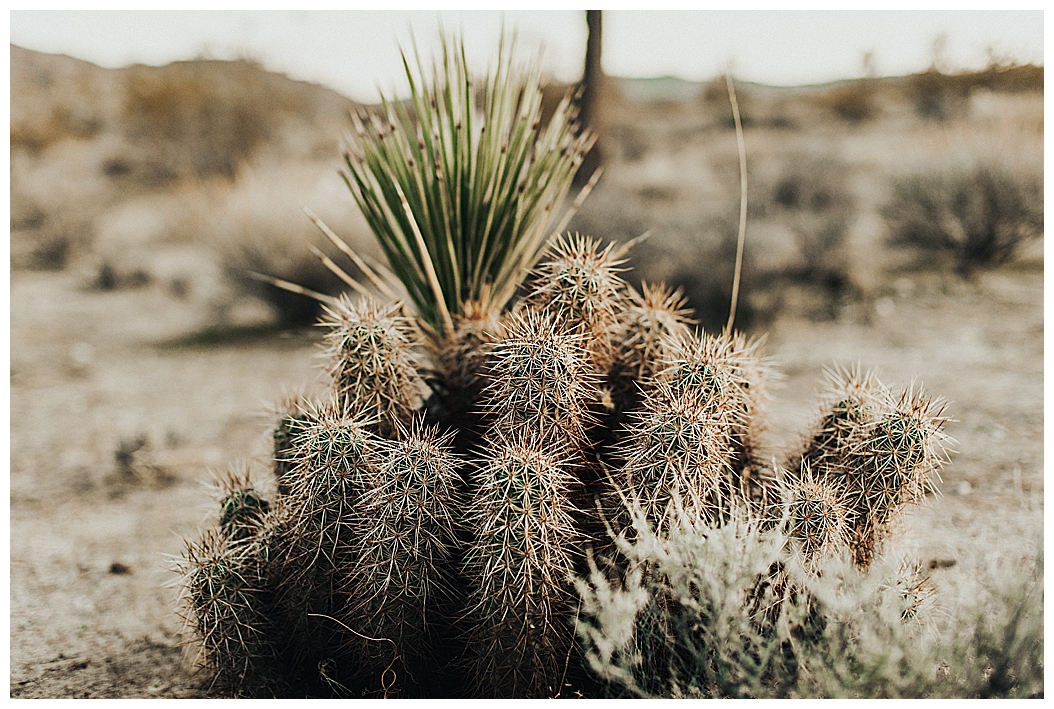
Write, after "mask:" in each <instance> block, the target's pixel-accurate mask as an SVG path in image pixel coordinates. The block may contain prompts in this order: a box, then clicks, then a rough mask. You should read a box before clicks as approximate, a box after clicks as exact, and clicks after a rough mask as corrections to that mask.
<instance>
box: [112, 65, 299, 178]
mask: <svg viewBox="0 0 1054 709" xmlns="http://www.w3.org/2000/svg"><path fill="white" fill-rule="evenodd" d="M123 91H124V97H123V102H122V105H121V111H122V121H123V123H122V125H123V127H124V131H125V134H126V136H127V138H128V139H129V140H130V141H131V143H132V144H133V146H135V150H134V151H133V154H132V155H131V156H122V157H120V158H116V159H115V160H114V161H111V164H110V165H109V166H108V169H109V171H110V174H111V176H116V177H130V178H135V179H140V180H147V181H150V182H155V183H164V182H168V181H172V180H176V179H180V178H184V177H198V178H202V177H209V176H221V177H225V178H232V177H234V175H235V173H236V172H237V170H238V168H239V166H240V165H241V164H242V163H243V162H245V161H246V160H247V159H248V158H250V157H251V156H252V155H253V153H254V152H255V151H256V149H257V147H258V146H260V145H261V144H263V143H264V142H266V141H268V140H269V139H271V138H273V137H274V136H275V135H276V131H277V129H278V127H279V126H280V125H281V124H282V122H283V121H284V120H285V119H286V118H287V117H288V116H290V115H292V114H294V113H298V112H303V111H305V110H307V109H308V108H309V107H310V106H311V104H312V97H311V96H310V95H309V94H308V93H307V92H305V91H302V90H301V89H300V87H299V86H298V85H296V84H294V83H293V82H288V81H281V80H280V77H272V76H270V75H268V74H267V72H265V71H264V70H263V68H262V67H260V66H259V65H257V64H255V63H254V62H251V61H245V60H240V61H235V62H218V61H192V62H174V63H172V64H168V65H166V66H163V67H149V66H141V65H136V66H132V67H129V68H128V69H125V70H124V72H123Z"/></svg>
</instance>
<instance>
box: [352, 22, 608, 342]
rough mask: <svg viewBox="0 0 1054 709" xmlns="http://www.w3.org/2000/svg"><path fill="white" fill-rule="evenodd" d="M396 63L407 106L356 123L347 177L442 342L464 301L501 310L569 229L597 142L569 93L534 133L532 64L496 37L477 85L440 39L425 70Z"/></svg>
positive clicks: (536, 110) (537, 95) (537, 112)
mask: <svg viewBox="0 0 1054 709" xmlns="http://www.w3.org/2000/svg"><path fill="white" fill-rule="evenodd" d="M403 65H404V68H405V71H406V78H407V79H408V80H409V82H410V95H411V98H410V101H409V102H408V104H404V103H400V102H395V101H391V100H389V99H387V98H383V99H382V106H383V110H382V111H381V112H380V113H379V114H378V113H371V114H367V115H363V116H356V117H355V128H356V133H357V135H358V142H357V143H356V144H354V145H352V146H349V149H348V150H347V152H345V154H344V164H345V166H346V170H345V171H344V173H343V174H344V179H345V181H346V182H347V184H348V187H349V188H350V189H351V192H352V194H353V195H354V196H355V201H356V202H357V203H358V205H359V207H360V208H361V209H362V213H363V214H364V215H365V217H366V220H367V222H368V223H369V225H370V228H371V229H372V230H373V232H374V234H375V235H376V236H377V239H378V241H379V242H380V244H381V246H382V247H383V249H384V252H385V255H386V256H387V257H388V263H389V265H390V267H391V269H392V271H393V272H394V273H395V275H396V276H397V277H398V280H399V282H400V283H401V284H402V285H403V287H405V289H406V292H407V294H408V296H409V299H410V301H411V302H412V303H413V305H414V307H415V308H416V310H417V313H418V315H419V317H420V319H421V321H422V322H423V323H425V324H426V325H427V327H428V329H429V331H430V332H432V333H436V334H437V335H446V336H450V335H452V334H453V329H454V320H453V318H454V317H455V316H458V315H462V314H464V312H465V303H467V302H472V303H476V304H479V306H480V307H482V308H483V310H484V311H487V312H500V311H501V310H502V309H503V308H504V306H505V305H506V304H507V303H508V302H509V300H510V299H511V298H512V297H513V295H514V294H515V293H516V289H517V288H519V286H520V284H521V283H522V282H523V279H524V276H525V275H526V273H527V272H528V271H529V270H530V269H531V268H532V267H533V266H534V264H535V262H536V261H537V260H538V256H539V255H540V254H541V252H542V251H543V250H544V248H545V245H546V243H547V241H548V238H549V236H550V235H551V234H553V233H554V232H559V231H562V230H563V228H564V227H565V226H566V225H567V223H568V221H570V218H571V216H572V214H573V213H574V210H573V209H567V208H565V205H564V204H563V203H564V200H565V198H566V197H567V194H568V192H569V190H570V188H571V181H572V179H573V177H574V175H575V172H576V171H577V170H578V168H579V166H580V165H581V163H582V159H583V156H584V155H585V153H586V152H587V151H588V150H589V148H590V147H591V146H592V144H593V141H594V136H593V135H592V134H590V133H589V132H587V131H580V130H578V128H577V126H576V124H575V118H576V116H577V112H578V109H577V107H576V105H575V103H574V102H573V101H572V97H571V96H570V95H568V96H565V97H564V99H563V101H561V102H560V105H559V106H557V108H556V110H555V112H554V113H553V115H552V116H551V117H550V118H549V120H548V123H547V124H546V125H544V126H543V125H542V123H541V119H542V115H541V114H542V89H541V84H540V75H539V67H538V62H537V61H534V62H533V63H531V64H528V65H526V66H520V65H518V64H517V63H516V60H515V58H514V47H513V46H510V45H507V44H506V43H505V41H504V39H503V41H502V43H501V45H500V46H499V50H498V59H497V66H496V68H495V70H494V71H493V72H492V73H490V74H489V75H488V76H487V77H485V78H483V79H482V80H481V79H476V78H474V77H472V76H470V74H469V69H468V62H467V59H466V56H465V47H464V44H461V45H460V46H453V45H452V44H451V43H449V42H444V43H443V49H442V56H441V58H440V60H439V61H438V62H436V63H435V65H434V66H433V67H432V68H431V70H430V69H429V68H428V67H427V66H426V65H425V64H424V63H423V62H422V61H421V60H420V58H419V57H418V58H417V62H416V65H414V66H412V65H411V63H410V61H409V59H408V58H407V57H406V55H405V54H404V55H403ZM581 196H582V197H583V198H584V194H583V195H581Z"/></svg>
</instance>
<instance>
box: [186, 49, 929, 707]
mask: <svg viewBox="0 0 1054 709" xmlns="http://www.w3.org/2000/svg"><path fill="white" fill-rule="evenodd" d="M407 76H408V77H409V78H410V82H411V88H412V99H411V102H410V105H411V106H412V109H413V110H412V112H411V110H410V109H409V108H407V107H405V106H402V105H399V104H392V103H389V102H385V104H384V106H383V110H382V112H381V113H380V114H379V115H374V116H369V117H365V118H362V117H360V118H359V119H358V127H359V140H360V142H359V143H358V144H357V145H356V146H352V147H351V148H349V151H348V153H347V155H346V156H345V157H346V172H345V177H346V179H347V181H348V184H349V187H350V188H351V190H352V192H353V194H354V195H355V198H356V200H357V202H358V203H359V206H360V207H361V208H362V210H363V212H364V214H365V215H366V218H367V221H368V222H369V223H370V225H371V227H372V228H373V230H374V232H375V233H376V235H377V237H378V239H379V240H380V241H381V244H382V246H383V248H384V250H385V252H386V254H387V256H388V260H389V265H390V267H391V269H392V272H393V273H394V276H395V279H391V278H388V279H387V280H386V276H385V271H384V270H383V269H379V268H378V269H375V268H372V267H369V266H367V265H366V264H365V261H363V260H362V259H361V258H359V257H358V256H357V255H356V254H355V253H354V251H353V250H352V249H351V248H350V247H349V246H348V245H347V244H344V243H343V242H340V241H339V238H338V237H336V235H334V234H332V232H330V231H328V229H326V228H325V227H324V225H322V226H323V230H324V231H325V232H326V233H327V235H328V236H329V237H330V238H331V239H334V240H335V241H337V242H339V245H340V246H341V248H342V250H343V251H344V252H345V253H346V254H348V255H349V256H351V257H352V260H353V261H354V262H355V263H356V265H357V266H358V267H359V268H360V270H362V272H363V275H364V277H365V278H366V280H367V281H370V282H371V283H372V286H373V290H374V291H376V294H370V289H369V288H368V287H367V285H362V284H359V285H357V288H356V289H357V290H359V291H360V297H358V298H357V299H355V300H353V299H352V298H349V297H346V296H345V297H341V298H340V299H336V300H331V301H328V302H327V313H326V316H325V317H324V319H323V321H322V323H321V325H322V326H323V327H325V328H326V330H327V332H326V335H325V342H326V350H325V356H326V358H327V365H328V366H327V372H328V374H329V376H330V388H329V391H328V392H327V393H326V394H325V395H323V396H321V397H319V398H315V397H310V396H304V395H298V396H293V397H290V398H289V399H288V400H287V401H286V402H284V403H283V404H282V405H281V406H280V407H279V410H278V413H277V415H276V419H277V421H276V425H275V428H274V461H273V475H274V476H275V478H276V479H277V494H276V495H274V496H273V497H271V498H270V499H265V498H264V497H263V496H262V495H260V494H259V493H258V492H257V490H256V487H254V486H253V485H252V484H251V482H250V481H249V480H248V478H247V476H246V475H242V474H239V475H237V476H234V477H231V478H229V480H228V483H227V484H226V488H225V494H224V501H223V503H222V510H221V518H220V521H219V524H218V526H217V527H216V528H215V529H213V530H209V531H206V532H205V533H204V534H203V536H202V538H201V540H200V541H192V542H188V549H187V553H186V555H185V561H184V564H183V571H184V579H185V583H184V586H185V594H184V599H185V604H184V614H185V616H186V618H187V625H188V630H189V631H190V632H191V635H192V636H193V637H194V638H196V640H197V643H198V645H199V647H200V650H201V657H202V663H203V664H204V665H205V666H206V667H208V668H209V669H210V670H211V671H212V673H213V676H214V677H215V681H216V687H217V689H218V690H220V691H224V692H227V693H230V694H233V695H238V696H242V695H252V696H268V695H282V696H284V695H290V696H291V695H293V694H297V693H299V694H300V695H305V694H307V695H334V696H361V695H371V696H377V695H383V696H438V695H444V694H447V695H456V694H459V693H467V694H470V695H476V696H507V697H523V696H531V697H544V696H557V695H562V694H563V693H564V692H565V689H566V687H567V686H569V685H570V686H572V688H573V689H574V690H577V691H586V690H587V689H588V682H589V679H588V676H587V674H586V673H585V672H584V666H583V665H582V663H581V658H580V657H579V656H578V655H577V654H576V652H575V647H574V646H575V638H576V632H575V624H576V618H577V615H578V605H577V598H576V595H575V590H574V589H575V587H574V578H575V577H576V576H578V575H582V574H584V573H585V572H586V570H587V566H586V565H587V560H588V559H589V557H590V551H591V549H593V548H594V545H596V548H597V549H602V548H603V547H605V545H606V546H607V547H608V548H610V540H607V539H606V537H607V532H608V530H610V531H611V532H613V533H614V535H616V536H620V535H623V536H624V535H626V534H629V533H631V528H639V526H640V525H641V524H646V525H648V526H649V527H650V528H651V529H652V530H653V531H654V532H655V534H656V535H657V536H655V539H657V540H659V541H660V542H661V540H662V539H664V538H665V536H666V535H667V533H668V532H669V531H670V530H671V529H672V528H673V526H674V525H679V526H680V527H681V528H683V527H685V526H688V527H692V526H693V525H697V526H698V528H699V529H700V530H703V529H712V528H714V527H715V526H720V525H722V524H725V523H726V522H728V521H729V520H733V519H736V518H738V516H740V515H742V514H752V515H755V516H757V517H758V518H766V519H768V518H770V517H771V513H772V510H773V509H774V508H779V507H781V505H782V506H783V507H785V508H786V509H787V510H788V512H787V517H788V519H789V522H788V533H789V535H790V536H791V537H792V538H793V539H797V548H798V549H800V551H801V553H802V555H803V556H804V557H805V558H806V561H807V562H809V563H811V562H812V561H813V560H815V559H816V558H818V557H820V556H822V555H824V554H827V553H837V552H838V551H839V550H842V549H846V548H847V547H848V548H851V549H852V552H853V554H854V556H855V559H856V560H857V562H858V563H859V564H861V565H866V564H868V563H870V560H871V559H872V558H873V556H874V554H875V553H876V551H877V549H878V548H879V545H880V544H881V542H882V541H883V539H885V538H886V537H887V536H888V533H889V531H890V529H891V528H892V525H893V522H894V521H895V518H896V515H897V513H898V512H899V511H900V510H901V509H902V508H903V507H904V506H905V505H907V504H910V503H913V502H917V501H919V499H920V498H921V496H922V494H923V492H924V491H925V490H926V489H927V488H928V486H929V485H930V484H931V483H930V482H929V480H930V477H931V476H932V475H934V474H935V473H936V471H937V468H938V467H939V464H940V457H941V455H942V449H941V446H940V433H939V430H940V428H941V425H942V423H943V419H941V418H940V416H939V411H937V410H935V409H934V407H933V406H931V404H930V403H929V401H928V400H927V399H926V398H924V397H922V396H921V395H920V394H914V393H912V392H911V391H910V390H909V391H907V392H905V394H904V395H903V396H901V397H900V398H899V399H895V398H894V397H892V396H890V395H889V394H888V392H887V390H886V389H885V388H883V387H882V386H881V385H879V384H878V383H877V382H876V381H874V380H873V378H868V377H859V376H856V375H854V376H853V377H850V378H848V379H847V380H845V381H844V382H841V384H840V388H839V390H838V394H837V395H836V403H835V404H834V405H833V406H832V407H831V409H830V411H829V412H828V413H827V414H826V415H825V417H824V419H823V421H822V422H821V424H820V426H819V430H818V431H817V432H816V433H815V434H814V435H813V436H812V437H811V438H810V439H809V441H808V442H807V444H806V445H805V446H804V448H803V450H802V451H800V452H799V453H797V454H795V455H794V456H791V458H790V466H789V467H790V470H791V471H793V473H794V474H793V475H791V474H789V473H787V474H784V473H782V469H772V468H771V466H768V465H766V464H765V457H764V456H763V455H761V438H760V433H761V419H762V417H761V413H762V410H763V407H764V392H765V388H766V381H767V380H768V379H770V378H771V377H770V371H769V366H768V364H767V361H766V360H765V359H764V358H763V357H762V356H761V353H760V347H761V345H760V341H757V340H747V339H746V338H745V337H744V336H742V335H741V334H738V333H735V332H724V333H720V334H707V333H703V332H699V331H696V330H693V322H692V320H691V319H690V313H689V312H688V311H687V309H686V308H685V303H684V301H683V299H682V297H681V296H680V294H679V293H678V292H671V291H670V290H668V289H666V288H665V287H664V286H651V285H648V284H642V285H641V287H640V290H639V291H638V290H637V289H635V288H633V287H632V286H630V285H629V284H628V283H626V282H625V281H624V280H623V279H622V277H621V276H620V275H619V274H620V273H622V272H623V271H624V270H625V269H624V267H623V264H624V260H625V257H626V254H627V252H628V247H626V246H623V247H619V246H616V245H614V244H608V245H607V246H605V245H604V244H603V243H602V242H601V241H599V240H596V239H593V238H590V237H585V236H581V235H570V234H567V235H564V236H561V235H560V233H559V232H561V231H562V230H563V227H564V226H565V225H566V222H567V219H568V218H569V217H568V215H569V214H570V213H572V212H573V210H574V208H575V205H572V207H571V208H570V209H569V210H568V211H566V212H564V213H563V214H562V216H560V217H557V216H555V215H557V214H558V213H560V211H561V210H560V205H561V203H562V201H563V200H564V198H565V197H566V195H567V191H568V188H569V186H570V182H571V177H572V176H573V175H574V172H575V169H577V166H578V165H579V163H580V161H581V156H582V154H583V152H584V151H585V150H587V149H588V147H589V145H590V143H591V138H590V137H589V136H588V135H585V134H582V133H579V132H577V130H576V127H575V126H574V115H575V109H574V106H573V102H571V101H570V99H566V100H565V101H564V102H563V103H561V104H560V106H559V107H558V108H557V109H556V112H555V114H554V115H553V116H552V118H550V120H549V123H548V124H547V125H545V126H542V125H541V124H540V120H539V117H540V90H539V88H538V85H537V81H538V77H537V69H536V68H531V69H529V70H528V71H526V72H524V73H521V72H518V71H517V70H515V67H514V66H513V63H512V59H511V53H508V52H507V48H503V50H502V54H501V55H500V58H499V62H498V69H497V72H496V73H495V74H494V75H493V76H491V77H489V78H487V79H486V80H484V81H482V82H477V81H476V80H473V79H471V78H470V77H469V75H468V73H467V68H466V65H465V57H464V49H463V47H462V48H460V49H453V48H451V47H447V48H446V49H445V50H444V54H443V55H442V61H441V63H440V64H439V65H437V66H436V68H435V69H434V71H433V72H432V73H431V74H430V75H429V73H428V72H427V71H426V70H425V68H424V66H423V65H419V66H418V68H417V71H416V72H414V71H412V70H411V68H410V66H409V63H407ZM427 76H431V83H427V82H426V81H425V77H427ZM587 189H588V186H587ZM580 197H581V195H580ZM546 249H548V250H547V251H546ZM539 258H541V263H536V261H538V260H539ZM327 265H331V267H332V268H335V269H337V270H340V267H339V266H337V265H336V264H334V263H333V262H331V261H328V259H327ZM340 272H341V275H342V276H343V277H344V278H345V279H346V280H348V281H349V282H353V279H352V278H351V277H350V276H349V275H348V274H347V273H345V272H344V271H342V270H340ZM400 289H401V290H403V291H405V293H406V294H407V297H408V302H405V303H402V302H394V301H393V302H382V301H381V300H380V297H381V296H383V295H385V294H394V293H395V292H396V291H398V290H400ZM517 293H520V294H521V296H522V297H520V298H519V299H516V298H515V297H514V296H515V295H516V294H517ZM781 475H784V476H785V477H786V478H788V480H787V481H786V482H787V483H788V484H787V485H782V484H781V481H780V479H779V478H780V476H781ZM784 490H786V495H785V494H784ZM624 503H629V504H630V505H637V507H636V508H635V509H637V510H639V511H640V514H639V515H638V516H637V519H632V518H631V517H632V515H630V514H629V513H628V511H627V510H625V509H623V504H624ZM634 525H636V526H635V527H634ZM617 566H618V565H617V564H614V565H613V568H617ZM661 611H662V607H661V604H660V605H659V606H656V613H660V612H661ZM662 627H663V626H662V623H658V624H657V625H656V626H655V628H657V629H659V630H661V628H662ZM659 630H656V632H659Z"/></svg>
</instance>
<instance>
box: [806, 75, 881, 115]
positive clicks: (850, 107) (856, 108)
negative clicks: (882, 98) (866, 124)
mask: <svg viewBox="0 0 1054 709" xmlns="http://www.w3.org/2000/svg"><path fill="white" fill-rule="evenodd" d="M874 90H875V86H874V82H872V81H868V80H866V79H864V80H859V81H851V82H846V83H842V84H838V85H836V86H832V87H831V88H829V89H827V90H826V91H824V92H823V93H822V94H820V95H819V96H817V97H816V103H817V105H818V106H819V107H820V108H822V109H824V110H827V111H830V112H832V113H834V114H835V115H836V116H838V117H839V118H841V119H842V120H844V121H846V122H847V123H861V122H863V121H866V120H870V119H872V118H874V117H875V114H876V111H877V108H876V106H875V101H874Z"/></svg>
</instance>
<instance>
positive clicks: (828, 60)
mask: <svg viewBox="0 0 1054 709" xmlns="http://www.w3.org/2000/svg"><path fill="white" fill-rule="evenodd" d="M440 21H441V22H442V23H443V24H444V25H445V26H446V27H447V28H448V29H452V30H460V31H462V32H463V34H464V36H465V38H466V41H467V44H468V47H469V48H470V52H472V54H474V59H475V63H476V64H477V65H478V66H479V67H482V66H483V65H484V64H485V62H486V60H488V59H489V58H490V57H492V55H493V51H492V50H493V48H494V47H496V44H497V39H496V38H497V35H498V33H499V31H500V28H501V25H502V21H503V15H502V14H501V13H498V12H467V11H466V12H435V11H419V12H375V11H370V12H365V11H354V12H317V11H258V12H243V11H230V12H227V11H223V12H215V11H214V12H202V11H190V12H139V11H137V12H100V11H95V12H67V11H54V12H51V11H47V12H45V11H15V12H11V13H10V22H11V42H12V43H13V44H17V45H19V46H22V47H27V48H30V49H36V50H39V51H44V52H54V53H62V54H69V55H71V56H75V57H78V58H81V59H86V60H89V61H92V62H95V63H96V64H100V65H102V66H106V67H119V66H125V65H127V64H131V63H137V62H139V63H146V64H164V63H167V62H170V61H174V60H177V59H190V58H194V57H199V56H205V57H212V58H219V59H233V58H237V57H250V58H254V59H257V60H259V61H261V62H262V63H263V64H264V66H265V67H267V68H268V69H271V70H274V71H279V72H283V73H285V74H288V75H290V76H291V77H293V78H296V79H304V80H308V81H314V82H317V83H321V84H325V85H327V86H330V87H332V88H334V89H336V90H338V91H340V92H341V93H343V94H345V95H347V96H350V97H351V98H354V99H357V100H361V101H372V100H375V99H376V97H377V88H378V87H379V88H380V89H382V90H384V91H385V93H390V92H391V91H393V90H397V91H398V90H401V89H402V84H401V82H400V80H399V71H400V66H401V65H400V63H399V49H398V48H399V46H400V45H402V46H405V47H409V46H410V42H411V37H413V36H415V37H416V38H417V42H418V45H419V46H420V47H421V49H422V50H423V52H425V53H426V54H428V53H431V51H432V49H433V47H434V46H435V43H436V42H435V38H436V36H437V27H438V24H439V22H440ZM504 23H505V26H506V27H507V28H516V29H517V30H518V32H519V35H520V40H521V42H520V46H521V47H522V48H524V49H525V51H526V50H527V49H530V50H532V51H533V50H536V49H537V48H538V47H539V46H541V45H544V49H543V55H542V56H543V64H544V66H545V68H546V69H547V70H548V71H549V73H551V74H553V75H555V76H556V77H557V78H558V79H561V80H564V81H575V80H577V79H578V78H579V77H580V74H581V66H582V58H583V56H584V53H585V41H586V26H585V13H584V12H582V11H535V12H519V11H518V12H511V11H510V12H505V13H504ZM1043 24H1044V19H1043V13H1042V12H1040V11H980V12H975V11H963V10H955V11H932V12H915V11H881V12H879V11H839V12H832V11H811V12H805V11H793V12H776V11H767V10H765V11H723V12H716V11H694V12H679V11H628V10H624V11H618V10H610V11H605V13H604V29H603V37H604V44H603V64H604V70H605V71H606V72H607V73H609V74H613V75H617V76H636V77H647V76H662V75H673V76H679V77H682V78H686V79H693V80H703V79H709V78H711V77H713V76H715V75H716V74H718V73H719V72H720V71H722V69H723V68H724V67H725V66H726V65H727V64H728V63H729V62H731V66H732V68H733V73H734V74H735V75H736V76H737V77H738V78H740V79H741V80H745V81H756V82H761V83H768V84H779V85H797V84H808V83H823V82H827V81H832V80H836V79H842V78H851V77H856V76H860V75H861V74H862V73H863V57H864V54H865V53H867V52H871V53H872V54H873V57H874V63H875V67H876V68H877V71H878V72H879V73H880V74H884V75H894V74H906V73H911V72H915V71H921V70H923V69H925V68H926V67H927V66H928V65H929V64H930V63H931V61H932V60H933V58H934V54H935V47H936V46H937V45H939V44H942V47H943V48H942V50H941V51H940V53H939V54H940V56H941V57H942V58H943V60H944V61H945V62H946V63H947V66H949V67H951V68H981V67H983V66H984V65H985V64H986V63H987V60H988V56H989V51H994V52H995V53H996V54H997V55H999V56H1004V57H1011V58H1013V59H1016V60H1017V61H1020V62H1036V63H1042V62H1043ZM940 37H943V38H944V39H943V40H939V39H938V38H940ZM470 61H473V57H472V56H470Z"/></svg>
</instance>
